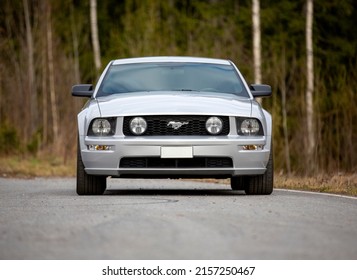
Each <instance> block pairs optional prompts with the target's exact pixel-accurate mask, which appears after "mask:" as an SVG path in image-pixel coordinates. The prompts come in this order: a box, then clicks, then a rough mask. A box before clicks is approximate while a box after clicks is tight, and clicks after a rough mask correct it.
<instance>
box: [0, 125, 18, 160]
mask: <svg viewBox="0 0 357 280" xmlns="http://www.w3.org/2000/svg"><path fill="white" fill-rule="evenodd" d="M0 147H1V149H0V153H1V154H3V155H9V154H12V153H16V152H18V151H19V150H20V140H19V136H18V133H17V131H16V128H15V127H14V126H13V125H10V124H9V123H8V122H6V121H5V122H3V123H1V126H0Z"/></svg>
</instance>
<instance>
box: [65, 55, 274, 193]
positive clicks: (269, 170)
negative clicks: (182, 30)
mask: <svg viewBox="0 0 357 280" xmlns="http://www.w3.org/2000/svg"><path fill="white" fill-rule="evenodd" d="M72 95H73V96H79V97H90V100H89V101H88V102H87V103H86V105H85V106H84V108H83V109H82V111H81V112H80V113H79V114H78V159H77V193H78V194H79V195H99V194H103V193H104V191H105V189H106V178H107V177H108V176H111V177H112V178H119V177H120V178H204V177H210V178H230V180H231V187H232V189H233V190H244V191H245V193H246V194H271V193H272V191H273V150H272V140H271V139H272V119H271V115H270V114H269V113H268V112H267V111H265V110H263V109H262V108H261V106H260V105H259V103H258V102H256V101H255V99H254V98H255V97H264V96H270V95H271V88H270V86H268V85H256V84H253V85H248V84H247V83H246V81H245V80H244V78H243V76H242V74H241V73H240V72H239V70H238V68H237V67H236V66H235V65H234V64H233V63H232V62H231V61H229V60H221V59H208V58H197V57H143V58H131V59H118V60H114V61H111V62H110V63H109V64H108V66H107V67H106V68H105V70H104V72H103V74H102V75H101V76H100V78H99V81H98V83H97V85H96V86H95V87H94V88H93V86H92V85H89V84H82V85H75V86H73V87H72Z"/></svg>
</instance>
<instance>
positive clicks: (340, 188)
mask: <svg viewBox="0 0 357 280" xmlns="http://www.w3.org/2000/svg"><path fill="white" fill-rule="evenodd" d="M275 187H276V188H281V189H294V190H306V191H314V192H324V193H336V194H344V195H352V196H357V174H332V175H327V174H323V175H317V176H315V177H299V176H289V177H288V176H275Z"/></svg>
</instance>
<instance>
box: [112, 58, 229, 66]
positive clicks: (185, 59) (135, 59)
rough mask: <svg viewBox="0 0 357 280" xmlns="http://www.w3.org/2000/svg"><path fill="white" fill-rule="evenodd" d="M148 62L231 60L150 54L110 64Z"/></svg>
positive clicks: (226, 62)
mask: <svg viewBox="0 0 357 280" xmlns="http://www.w3.org/2000/svg"><path fill="white" fill-rule="evenodd" d="M150 62H182V63H188V62H189V63H211V64H221V65H230V64H231V62H230V61H229V60H225V59H216V58H204V57H190V56H150V57H136V58H124V59H117V60H114V61H113V63H112V65H120V64H130V63H150Z"/></svg>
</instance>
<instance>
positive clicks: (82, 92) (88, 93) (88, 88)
mask: <svg viewBox="0 0 357 280" xmlns="http://www.w3.org/2000/svg"><path fill="white" fill-rule="evenodd" d="M92 94H93V85H91V84H82V85H74V86H73V87H72V96H78V97H92Z"/></svg>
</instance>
